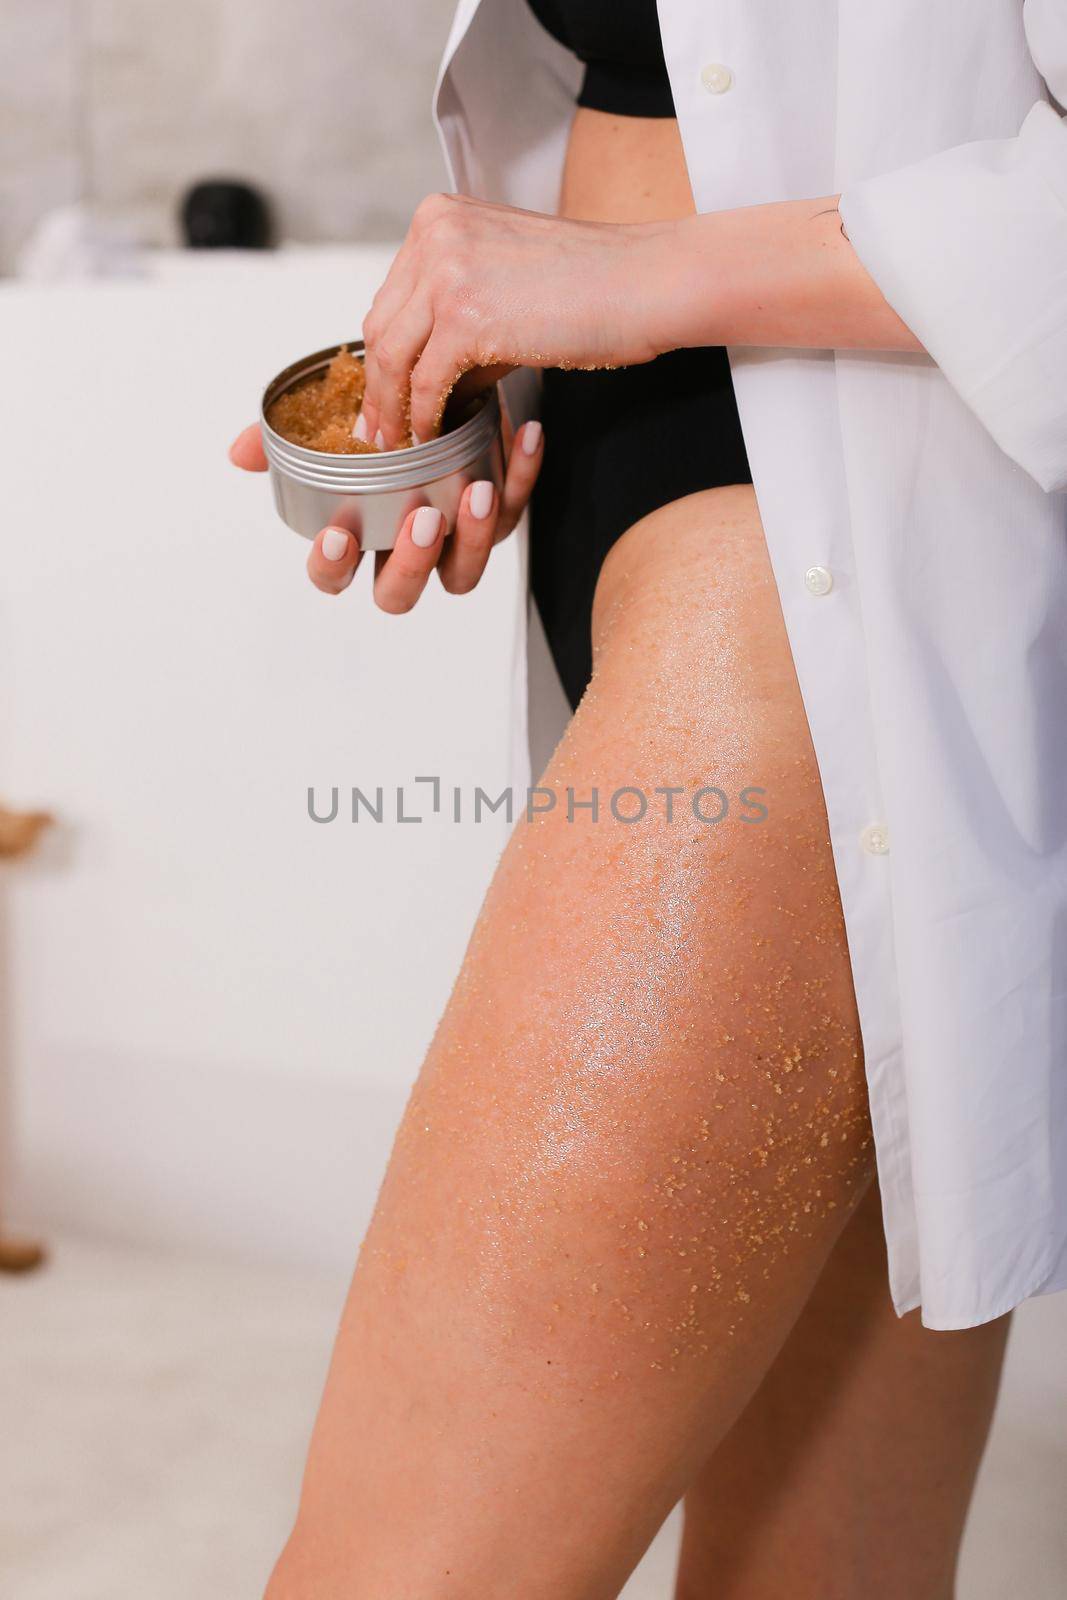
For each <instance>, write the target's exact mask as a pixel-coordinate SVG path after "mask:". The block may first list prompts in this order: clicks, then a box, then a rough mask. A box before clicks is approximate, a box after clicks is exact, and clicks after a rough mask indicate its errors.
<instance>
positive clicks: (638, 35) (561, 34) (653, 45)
mask: <svg viewBox="0 0 1067 1600" xmlns="http://www.w3.org/2000/svg"><path fill="white" fill-rule="evenodd" d="M528 3H529V6H530V10H531V11H532V12H533V13H534V16H535V17H537V19H538V21H539V22H540V23H541V25H542V27H544V28H547V30H548V32H549V33H550V34H552V36H553V38H556V39H558V40H559V42H560V44H565V45H566V46H567V48H568V50H572V51H573V52H574V54H575V55H576V56H577V57H578V59H579V61H584V62H585V77H584V79H583V81H582V87H581V90H580V92H579V94H578V104H579V105H580V106H591V107H592V109H593V110H594V111H612V112H614V113H615V115H616V116H622V117H673V116H674V98H673V96H672V94H671V84H670V79H669V78H668V76H667V63H666V61H665V60H664V59H663V42H662V40H661V39H660V32H659V16H658V15H657V12H656V0H528Z"/></svg>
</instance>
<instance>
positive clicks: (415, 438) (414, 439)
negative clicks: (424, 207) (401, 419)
mask: <svg viewBox="0 0 1067 1600" xmlns="http://www.w3.org/2000/svg"><path fill="white" fill-rule="evenodd" d="M411 442H412V444H413V445H414V444H421V443H422V440H421V439H420V438H419V436H418V434H417V433H416V432H415V429H414V428H412V430H411Z"/></svg>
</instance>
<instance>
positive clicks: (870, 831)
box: [860, 822, 889, 856]
mask: <svg viewBox="0 0 1067 1600" xmlns="http://www.w3.org/2000/svg"><path fill="white" fill-rule="evenodd" d="M860 844H861V845H862V846H863V848H864V849H865V850H866V851H868V852H869V853H870V854H871V855H872V856H885V855H888V854H889V829H888V828H887V827H886V825H885V823H884V822H871V823H868V825H867V827H866V828H864V830H863V832H862V833H861V834H860Z"/></svg>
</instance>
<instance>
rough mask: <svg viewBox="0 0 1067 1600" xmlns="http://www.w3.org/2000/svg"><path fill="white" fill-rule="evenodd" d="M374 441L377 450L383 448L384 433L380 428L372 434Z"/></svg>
mask: <svg viewBox="0 0 1067 1600" xmlns="http://www.w3.org/2000/svg"><path fill="white" fill-rule="evenodd" d="M374 443H375V445H376V446H377V447H378V449H379V450H384V449H385V434H384V433H383V432H382V430H381V428H379V429H378V432H377V433H376V434H375V435H374Z"/></svg>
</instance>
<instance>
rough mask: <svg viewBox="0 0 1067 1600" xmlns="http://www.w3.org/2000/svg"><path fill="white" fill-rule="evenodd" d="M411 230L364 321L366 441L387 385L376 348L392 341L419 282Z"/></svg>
mask: <svg viewBox="0 0 1067 1600" xmlns="http://www.w3.org/2000/svg"><path fill="white" fill-rule="evenodd" d="M413 228H414V225H413V227H412V230H409V233H408V238H407V239H406V240H405V242H404V244H403V245H402V246H401V248H400V250H399V251H398V253H397V255H396V256H395V258H394V260H393V264H392V266H391V267H390V268H389V272H388V274H387V275H386V279H385V282H384V283H383V284H382V286H381V288H380V289H379V290H378V293H377V294H376V295H375V296H374V301H373V303H372V305H371V308H370V310H369V311H368V312H367V315H366V316H365V317H364V319H363V366H364V373H365V379H366V381H365V385H364V390H363V408H362V418H361V420H362V432H363V437H364V438H365V439H366V440H367V441H369V442H374V441H375V436H376V434H377V433H378V430H379V427H380V414H381V408H382V400H383V386H384V385H386V384H387V383H388V379H387V378H386V377H385V376H384V375H383V373H382V371H381V368H380V364H379V360H378V347H379V345H380V344H381V342H382V340H383V339H385V337H386V335H387V334H389V336H390V337H389V342H390V343H391V342H392V335H391V333H390V329H391V328H392V325H393V323H394V321H395V319H396V318H397V317H398V316H399V315H400V314H401V313H402V312H403V310H404V307H405V306H406V305H407V304H408V302H409V301H410V299H411V297H412V295H413V294H414V292H415V288H416V285H417V283H418V276H419V272H418V252H417V249H416V247H415V241H414V239H413ZM405 376H406V375H405Z"/></svg>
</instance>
